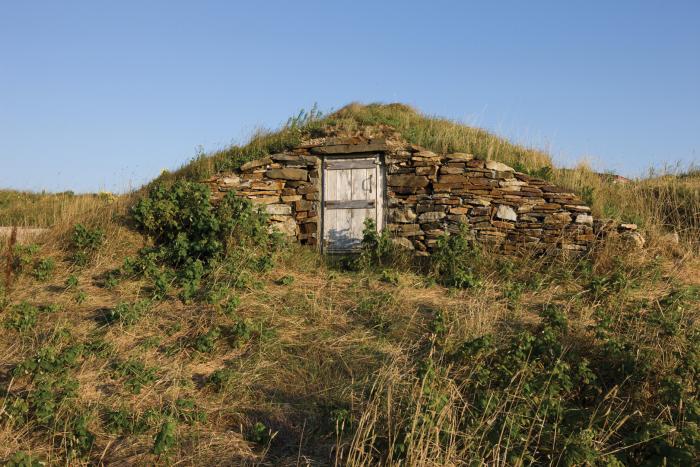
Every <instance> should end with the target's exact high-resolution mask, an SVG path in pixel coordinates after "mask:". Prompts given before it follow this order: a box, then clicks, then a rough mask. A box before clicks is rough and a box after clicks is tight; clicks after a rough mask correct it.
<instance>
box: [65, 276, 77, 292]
mask: <svg viewBox="0 0 700 467" xmlns="http://www.w3.org/2000/svg"><path fill="white" fill-rule="evenodd" d="M65 286H66V289H74V288H76V287H77V286H78V278H77V277H75V275H74V274H71V275H70V276H68V277H67V278H66V282H65Z"/></svg>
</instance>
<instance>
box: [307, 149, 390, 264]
mask: <svg viewBox="0 0 700 467" xmlns="http://www.w3.org/2000/svg"><path fill="white" fill-rule="evenodd" d="M371 158H375V159H376V160H377V182H376V188H377V203H376V206H375V209H376V213H377V232H381V231H382V230H384V227H385V226H386V219H387V209H386V206H387V199H386V198H387V196H386V164H385V163H384V153H383V152H377V153H349V154H332V155H324V156H323V157H321V203H320V204H321V205H320V222H319V242H318V245H319V248H320V250H321V253H328V254H349V253H354V251H352V250H347V251H343V250H332V251H328V252H327V251H326V245H325V244H326V238H325V234H326V162H327V161H331V160H335V161H337V160H352V159H371Z"/></svg>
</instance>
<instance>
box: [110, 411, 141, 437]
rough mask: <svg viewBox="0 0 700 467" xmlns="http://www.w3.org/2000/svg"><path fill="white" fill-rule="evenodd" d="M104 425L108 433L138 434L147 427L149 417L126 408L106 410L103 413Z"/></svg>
mask: <svg viewBox="0 0 700 467" xmlns="http://www.w3.org/2000/svg"><path fill="white" fill-rule="evenodd" d="M104 421H105V427H106V428H107V431H109V432H110V433H114V434H118V435H124V434H130V435H138V434H142V433H145V432H146V431H147V430H148V428H149V425H150V424H149V417H148V416H147V414H146V415H144V414H140V413H138V412H133V411H131V410H129V409H127V408H124V407H122V408H119V409H115V410H107V411H105V414H104Z"/></svg>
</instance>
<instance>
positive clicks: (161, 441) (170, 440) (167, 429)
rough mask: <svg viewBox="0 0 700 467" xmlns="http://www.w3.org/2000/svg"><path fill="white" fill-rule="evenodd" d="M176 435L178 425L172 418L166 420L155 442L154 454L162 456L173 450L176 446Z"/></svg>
mask: <svg viewBox="0 0 700 467" xmlns="http://www.w3.org/2000/svg"><path fill="white" fill-rule="evenodd" d="M176 434H177V423H176V422H175V420H173V419H172V418H168V419H166V420H165V421H164V422H163V424H162V425H161V427H160V430H158V433H157V434H156V437H155V439H154V440H153V450H152V452H153V454H155V455H157V456H161V455H163V454H166V453H167V452H168V451H169V450H170V449H172V447H173V446H174V445H175V436H176Z"/></svg>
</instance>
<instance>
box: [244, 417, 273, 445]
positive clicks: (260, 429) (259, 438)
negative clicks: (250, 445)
mask: <svg viewBox="0 0 700 467" xmlns="http://www.w3.org/2000/svg"><path fill="white" fill-rule="evenodd" d="M272 438H274V434H273V433H272V430H270V429H269V428H268V427H267V426H266V425H265V424H264V423H263V422H256V423H255V425H253V426H252V427H251V428H250V431H249V433H248V439H249V440H250V441H252V442H254V443H256V444H259V445H261V446H267V445H268V444H270V441H272Z"/></svg>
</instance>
